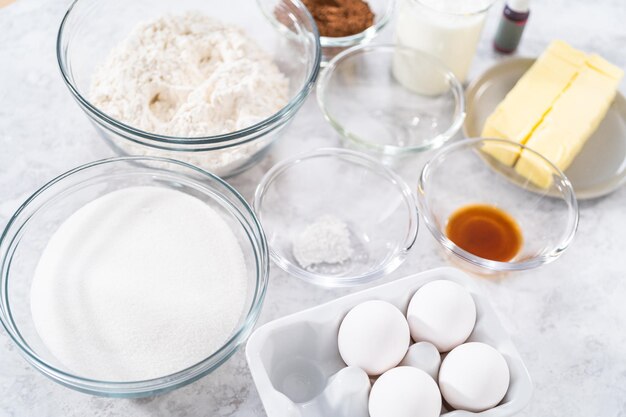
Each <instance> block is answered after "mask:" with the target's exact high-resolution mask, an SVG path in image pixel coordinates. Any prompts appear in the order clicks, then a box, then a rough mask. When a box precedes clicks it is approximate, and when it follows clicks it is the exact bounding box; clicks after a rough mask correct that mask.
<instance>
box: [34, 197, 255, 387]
mask: <svg viewBox="0 0 626 417" xmlns="http://www.w3.org/2000/svg"><path fill="white" fill-rule="evenodd" d="M246 291H247V272H246V264H245V261H244V255H243V252H242V249H241V247H240V245H239V243H238V241H237V238H236V236H235V234H234V232H233V230H232V229H231V228H230V226H229V225H228V224H227V223H226V221H225V220H224V218H223V217H222V216H221V215H220V214H219V213H218V212H216V211H215V210H214V209H212V208H211V207H210V206H208V205H207V204H205V203H204V202H202V201H200V200H199V199H197V198H195V197H192V196H190V195H187V194H184V193H182V192H180V191H175V190H171V189H166V188H161V187H148V186H146V187H130V188H126V189H122V190H118V191H114V192H112V193H109V194H106V195H104V196H102V197H100V198H98V199H96V200H94V201H92V202H90V203H88V204H86V205H85V206H83V207H82V208H80V209H78V210H77V211H76V212H75V213H74V214H72V215H71V216H70V217H69V218H68V219H67V220H66V221H65V222H63V223H62V225H61V226H60V227H59V229H58V230H57V231H56V232H55V233H54V235H53V236H52V238H51V239H50V241H49V242H48V245H47V246H46V248H45V250H44V252H43V254H42V256H41V258H40V260H39V263H38V265H37V269H36V271H35V276H34V279H33V283H32V289H31V310H32V316H33V321H34V323H35V327H36V329H37V332H38V333H39V335H40V337H41V339H42V341H43V342H44V344H45V345H46V347H47V348H48V350H49V351H50V353H51V354H52V355H53V356H55V357H56V359H57V360H58V361H59V362H60V363H61V364H63V365H64V366H66V367H67V368H68V369H70V370H71V371H72V372H74V373H76V374H77V375H79V376H82V377H88V378H94V379H101V380H109V381H134V380H143V379H149V378H156V377H160V376H165V375H168V374H171V373H173V372H176V371H180V370H182V369H184V368H186V367H188V366H191V365H193V364H195V363H197V362H199V361H201V360H202V359H205V358H206V357H207V356H209V355H210V354H211V353H213V352H215V351H216V350H217V349H219V348H220V347H221V346H222V345H223V344H224V343H225V341H226V340H227V339H228V338H229V337H230V335H231V334H232V332H233V330H234V329H235V327H236V326H237V324H238V322H239V319H240V317H241V315H242V313H243V312H244V309H245V303H246V297H247V292H246Z"/></svg>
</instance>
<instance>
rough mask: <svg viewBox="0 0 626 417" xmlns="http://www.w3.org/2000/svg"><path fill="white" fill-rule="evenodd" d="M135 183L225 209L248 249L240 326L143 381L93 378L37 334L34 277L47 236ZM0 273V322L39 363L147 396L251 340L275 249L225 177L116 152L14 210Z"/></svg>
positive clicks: (94, 386) (82, 386) (89, 386)
mask: <svg viewBox="0 0 626 417" xmlns="http://www.w3.org/2000/svg"><path fill="white" fill-rule="evenodd" d="M132 186H154V187H165V188H171V189H175V190H177V191H179V192H182V193H185V194H189V195H192V196H194V197H196V198H198V199H200V200H202V201H203V202H205V203H206V204H207V205H210V206H211V208H213V209H214V210H215V211H216V212H218V213H219V214H220V215H221V217H222V219H223V220H224V221H225V222H226V223H227V224H229V225H230V226H231V229H232V231H233V233H234V234H235V236H236V238H237V241H238V243H239V245H240V246H241V249H242V253H243V255H244V260H245V263H246V269H247V298H246V305H245V307H244V309H243V310H242V311H240V312H239V311H238V313H239V314H240V318H239V321H238V324H237V327H236V328H235V329H234V330H233V332H232V334H231V336H230V338H229V339H228V340H227V341H226V342H225V343H224V345H223V346H222V347H221V348H220V349H219V350H217V351H215V352H214V353H212V354H211V355H210V356H208V357H207V358H205V359H204V360H202V361H201V362H199V363H196V364H194V365H192V366H190V367H189V368H187V369H181V370H180V371H179V372H176V373H174V374H171V375H163V376H162V377H160V378H154V379H150V380H144V381H133V382H116V381H100V380H94V379H89V378H85V377H83V376H81V375H76V374H75V373H73V372H72V371H71V370H69V369H68V368H67V366H65V365H63V364H62V363H60V362H59V361H58V359H56V358H55V357H54V356H53V355H52V354H51V353H50V352H49V351H48V349H47V348H46V346H45V344H44V342H43V341H42V340H41V338H40V337H39V334H38V333H37V330H36V328H35V322H34V320H33V316H32V313H31V297H30V294H31V283H32V280H33V277H34V273H35V268H36V267H37V264H38V262H39V258H40V257H41V254H42V252H43V250H44V249H45V247H46V245H47V244H48V241H49V240H50V238H51V237H52V235H53V234H54V233H55V232H56V230H57V229H58V227H59V226H60V225H61V224H62V223H63V222H64V221H65V220H66V219H67V218H68V217H69V216H71V215H72V214H73V213H74V212H76V210H78V209H79V208H80V207H83V206H84V205H85V204H87V203H89V202H90V201H93V200H94V199H96V198H98V197H100V196H103V195H105V194H108V193H110V192H113V191H115V190H119V189H123V188H127V187H132ZM0 274H1V275H0V288H1V289H0V322H1V323H2V325H3V326H4V328H5V329H6V331H7V333H8V335H9V337H10V338H11V339H12V340H13V342H14V343H15V344H16V345H17V347H18V348H19V350H20V352H21V353H22V354H23V356H24V357H25V358H26V360H27V361H28V362H29V363H30V364H31V365H32V366H33V367H34V368H36V369H37V370H39V371H40V372H42V373H43V374H44V375H46V376H47V377H49V378H51V379H52V380H54V381H55V382H58V383H60V384H62V385H64V386H66V387H69V388H72V389H75V390H78V391H81V392H85V393H88V394H94V395H102V396H107V397H144V396H151V395H155V394H159V393H162V392H166V391H170V390H173V389H176V388H178V387H181V386H183V385H186V384H188V383H190V382H193V381H195V380H197V379H198V378H201V377H203V376H205V375H207V374H209V373H211V372H213V371H214V370H215V369H217V368H218V367H219V366H221V365H222V364H223V363H224V362H225V361H227V360H228V359H229V358H230V357H231V356H232V355H233V354H234V353H235V352H236V350H237V348H238V347H239V346H240V345H241V344H242V343H244V342H245V341H246V340H247V338H248V336H249V335H250V333H251V332H252V328H253V327H254V324H255V323H256V320H257V319H258V317H259V314H260V312H261V307H262V305H263V300H264V298H265V291H266V288H267V282H268V277H269V254H268V250H267V242H266V240H265V236H264V234H263V231H262V229H261V227H260V224H259V223H258V221H257V219H256V217H255V215H254V213H253V212H252V209H251V208H250V206H249V205H248V204H247V203H246V202H245V200H244V199H243V197H241V195H240V194H239V193H238V192H237V191H235V190H234V189H233V188H232V187H230V186H229V185H228V184H227V183H226V182H224V181H223V180H221V179H220V178H219V177H216V176H214V175H213V174H210V173H208V172H206V171H203V170H201V169H198V168H196V167H193V166H191V165H188V164H185V163H182V162H178V161H174V160H168V159H162V158H147V157H128V158H113V159H106V160H103V161H97V162H93V163H90V164H87V165H83V166H81V167H78V168H76V169H73V170H71V171H69V172H67V173H65V174H63V175H61V176H59V177H57V178H56V179H54V180H52V181H50V182H49V183H48V184H46V185H44V186H43V187H42V188H40V189H39V190H38V191H37V192H36V193H35V194H33V195H32V196H31V197H30V198H29V199H28V200H26V202H25V203H24V204H23V205H22V206H21V207H20V208H19V209H18V210H17V211H16V212H15V214H14V215H13V217H11V219H10V221H9V223H8V225H7V227H6V229H5V230H4V233H3V234H2V237H1V238H0ZM217 295H219V294H217ZM207 302H210V300H207ZM163 308H167V306H166V305H164V306H163ZM155 343H156V342H155Z"/></svg>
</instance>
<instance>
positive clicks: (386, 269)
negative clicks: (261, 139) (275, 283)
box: [252, 147, 419, 288]
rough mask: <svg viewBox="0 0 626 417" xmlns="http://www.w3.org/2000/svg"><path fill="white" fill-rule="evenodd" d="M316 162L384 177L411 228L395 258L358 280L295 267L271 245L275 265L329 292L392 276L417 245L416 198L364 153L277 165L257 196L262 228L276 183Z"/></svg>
mask: <svg viewBox="0 0 626 417" xmlns="http://www.w3.org/2000/svg"><path fill="white" fill-rule="evenodd" d="M317 158H330V159H339V160H342V161H347V162H349V163H351V164H358V165H360V166H361V167H363V168H366V169H368V170H370V171H374V172H377V173H378V174H381V175H383V176H384V177H385V178H386V179H387V180H388V183H390V184H391V185H393V186H395V187H396V188H397V190H398V191H399V192H400V194H401V195H402V198H403V203H404V205H405V207H406V208H407V211H408V220H409V227H408V230H407V234H406V237H405V238H404V240H403V242H402V245H401V247H400V248H397V249H396V250H395V253H393V255H392V256H390V257H389V258H388V259H387V261H386V262H385V263H384V264H382V265H380V266H378V267H377V268H376V269H372V270H370V271H369V272H366V273H363V274H360V275H355V276H348V277H340V278H338V277H335V276H332V275H324V274H318V273H314V272H310V271H307V270H305V269H303V268H301V267H300V266H299V265H297V264H296V263H293V262H291V261H289V260H287V259H286V258H284V257H283V256H281V255H280V254H279V253H278V252H277V251H276V250H275V249H274V248H273V247H272V245H269V251H270V257H271V259H272V261H274V263H275V264H276V265H278V266H279V267H280V268H281V269H282V270H284V271H285V272H287V273H289V274H291V275H293V276H295V277H297V278H300V279H302V280H304V281H307V282H310V283H313V284H316V285H320V286H324V287H329V288H339V287H351V286H355V285H360V284H365V283H368V282H371V281H373V280H375V279H378V278H381V277H383V276H385V275H386V274H389V273H391V272H392V271H394V270H395V269H396V268H397V267H399V266H400V265H401V264H402V263H403V262H404V260H405V258H406V255H407V254H408V252H409V251H410V250H411V248H412V247H413V246H414V245H415V242H416V241H417V234H418V230H419V209H418V207H417V201H416V199H415V194H414V193H413V191H412V190H411V188H410V187H409V185H408V184H407V183H406V182H405V181H404V180H403V179H402V178H401V177H400V176H399V175H398V174H396V173H395V172H394V171H393V170H391V169H390V168H388V167H387V166H385V165H383V164H382V163H380V162H379V161H378V160H376V159H375V158H372V157H371V156H369V155H366V154H364V153H362V152H357V151H353V150H348V149H342V148H332V147H323V148H318V149H315V150H313V151H309V152H304V153H301V154H299V155H296V156H292V157H290V158H287V159H284V160H282V161H280V162H278V163H277V164H276V165H274V166H273V167H272V168H271V169H270V170H269V171H268V172H267V173H266V174H265V175H264V176H263V178H262V179H261V181H260V182H259V184H258V185H257V188H256V190H255V192H254V200H253V203H252V208H253V210H254V211H255V213H256V214H257V217H258V219H259V221H260V222H261V224H263V215H262V213H263V200H264V198H265V196H266V194H267V191H268V189H269V188H270V187H271V186H272V184H273V182H274V180H276V179H277V178H278V177H279V176H280V175H282V174H283V173H285V172H286V171H287V170H289V169H290V168H292V167H293V166H296V165H299V164H301V163H303V162H306V161H308V160H311V159H317Z"/></svg>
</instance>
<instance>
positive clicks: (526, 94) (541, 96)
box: [481, 42, 584, 166]
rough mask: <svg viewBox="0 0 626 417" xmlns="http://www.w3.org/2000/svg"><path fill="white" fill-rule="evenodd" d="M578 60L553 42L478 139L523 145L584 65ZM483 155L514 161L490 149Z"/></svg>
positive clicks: (500, 106)
mask: <svg viewBox="0 0 626 417" xmlns="http://www.w3.org/2000/svg"><path fill="white" fill-rule="evenodd" d="M580 58H581V57H580V54H579V53H577V51H575V50H573V48H571V47H570V48H569V49H567V48H566V47H565V46H564V43H563V42H553V43H552V44H551V45H550V46H549V47H548V49H547V50H546V51H545V52H544V53H543V54H542V55H541V56H540V57H539V58H538V59H537V61H536V62H535V63H534V64H533V65H532V66H531V67H530V68H529V69H528V71H526V73H525V74H524V75H523V76H522V78H520V80H519V81H518V82H517V84H515V87H513V89H512V90H511V91H510V92H509V93H508V94H507V95H506V97H505V98H504V100H503V101H502V102H501V103H500V104H499V105H498V107H497V108H496V109H495V110H494V112H493V113H492V114H491V115H490V116H489V117H488V118H487V120H486V122H485V125H484V127H483V131H482V134H481V136H482V137H485V138H493V137H495V138H500V139H508V140H511V141H513V142H516V143H520V144H524V143H525V142H526V140H527V139H528V137H529V136H530V134H531V133H532V131H533V130H534V129H535V127H536V126H537V125H538V124H539V122H540V121H541V119H542V117H543V116H544V115H545V114H546V113H547V112H548V111H549V110H550V108H551V107H552V104H553V103H554V102H555V101H556V100H557V98H558V97H559V95H560V94H561V92H562V91H563V90H564V89H565V88H566V87H567V86H568V85H569V83H570V82H571V81H572V80H573V79H574V78H575V76H576V75H577V73H578V71H579V69H580V67H581V66H582V65H584V60H581V59H580ZM484 151H485V152H487V153H490V154H491V155H492V156H494V157H495V158H497V159H499V160H500V161H501V162H502V163H504V164H507V165H511V166H512V165H513V164H514V163H515V161H516V159H517V155H515V154H514V153H510V152H507V153H505V154H502V153H501V152H498V150H497V149H491V148H490V147H486V148H485V149H484Z"/></svg>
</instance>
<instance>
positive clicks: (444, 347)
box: [407, 280, 476, 352]
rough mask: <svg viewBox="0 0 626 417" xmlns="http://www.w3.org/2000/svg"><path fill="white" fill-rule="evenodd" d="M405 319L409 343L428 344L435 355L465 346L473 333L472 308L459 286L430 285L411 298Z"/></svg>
mask: <svg viewBox="0 0 626 417" xmlns="http://www.w3.org/2000/svg"><path fill="white" fill-rule="evenodd" d="M407 319H408V321H409V327H410V329H411V337H413V340H415V341H416V342H423V341H425V342H430V343H432V344H433V345H435V346H436V347H437V349H438V350H439V352H448V351H450V350H452V349H454V348H455V347H456V346H458V345H460V344H461V343H463V342H465V341H466V340H467V338H468V337H469V335H470V334H471V333H472V330H474V324H475V323H476V305H475V304H474V299H473V298H472V295H471V294H470V293H469V292H468V291H467V290H466V289H465V288H463V287H462V286H461V285H459V284H457V283H455V282H452V281H447V280H437V281H431V282H429V283H428V284H425V285H424V286H422V287H421V288H420V289H419V290H417V292H416V293H415V294H414V295H413V297H412V298H411V302H410V303H409V308H408V310H407Z"/></svg>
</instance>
